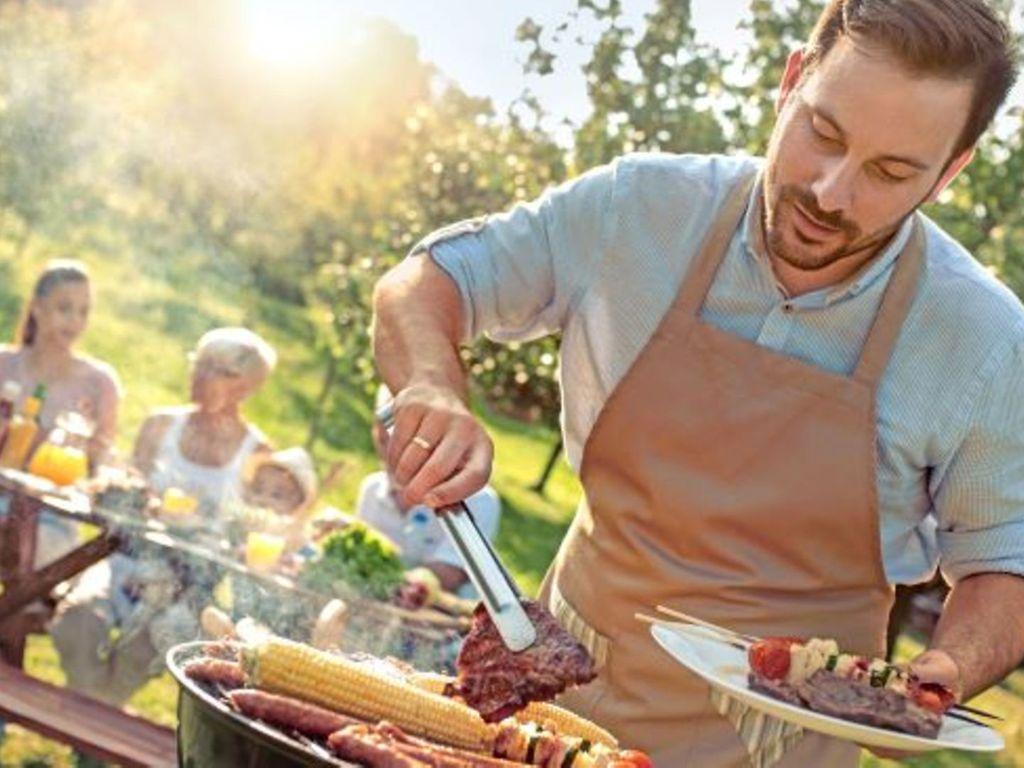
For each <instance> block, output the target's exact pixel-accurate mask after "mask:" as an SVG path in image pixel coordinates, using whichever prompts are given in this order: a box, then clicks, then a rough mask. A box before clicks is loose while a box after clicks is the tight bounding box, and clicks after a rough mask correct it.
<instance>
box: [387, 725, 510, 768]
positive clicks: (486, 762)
mask: <svg viewBox="0 0 1024 768" xmlns="http://www.w3.org/2000/svg"><path fill="white" fill-rule="evenodd" d="M373 732H374V733H376V734H377V735H378V736H381V737H384V738H386V739H387V740H389V741H390V742H391V745H392V747H393V748H395V749H398V750H401V751H402V752H404V753H405V754H407V755H412V756H413V757H415V758H416V759H417V760H422V761H424V762H426V763H428V764H430V765H436V766H437V767H438V768H515V766H521V763H515V762H509V761H508V760H502V759H501V758H498V757H490V756H489V755H482V754H478V753H476V752H467V751H466V750H464V749H456V748H455V747H448V746H445V745H442V744H435V743H434V742H432V741H427V740H425V739H420V738H417V737H415V736H410V735H409V734H407V733H406V732H405V731H403V730H402V729H401V728H399V727H398V726H397V725H393V724H392V723H389V722H387V721H381V722H380V723H379V724H378V725H376V726H373Z"/></svg>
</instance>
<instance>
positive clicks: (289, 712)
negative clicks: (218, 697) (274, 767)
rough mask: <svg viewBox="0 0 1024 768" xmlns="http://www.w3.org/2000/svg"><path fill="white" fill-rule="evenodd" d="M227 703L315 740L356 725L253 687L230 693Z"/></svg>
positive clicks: (328, 711)
mask: <svg viewBox="0 0 1024 768" xmlns="http://www.w3.org/2000/svg"><path fill="white" fill-rule="evenodd" d="M228 700H229V701H230V702H231V704H232V706H234V708H235V709H237V710H238V711H239V712H241V713H242V714H243V715H246V716H247V717H252V718H255V719H257V720H262V721H263V722H265V723H267V724H268V725H273V726H276V727H279V728H288V729H291V730H294V731H298V732H299V733H302V734H305V735H306V736H311V737H314V738H326V737H327V736H330V735H331V734H332V733H334V732H335V731H337V730H340V729H342V728H345V727H346V726H349V725H353V724H356V723H358V722H359V721H358V720H353V719H352V718H351V717H346V716H345V715H339V714H338V713H337V712H332V711H331V710H329V709H324V708H323V707H318V706H316V705H315V704H307V703H306V702H304V701H299V700H298V699H293V698H290V697H288V696H278V695H276V694H273V693H267V692H266V691H257V690H254V689H252V688H245V689H242V690H238V691H232V692H231V693H229V694H228Z"/></svg>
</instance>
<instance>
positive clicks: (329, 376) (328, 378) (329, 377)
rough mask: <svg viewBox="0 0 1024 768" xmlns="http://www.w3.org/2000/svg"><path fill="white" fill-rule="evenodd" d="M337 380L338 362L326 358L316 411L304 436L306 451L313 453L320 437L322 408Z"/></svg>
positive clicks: (332, 358)
mask: <svg viewBox="0 0 1024 768" xmlns="http://www.w3.org/2000/svg"><path fill="white" fill-rule="evenodd" d="M337 380H338V361H337V360H335V359H334V357H333V356H330V357H328V358H327V370H326V371H324V380H323V383H322V384H321V385H320V394H319V395H317V398H316V409H315V410H314V411H313V418H311V419H310V420H309V433H308V434H307V435H306V450H307V451H309V452H310V453H312V452H313V444H314V443H316V440H317V438H318V437H319V436H320V424H321V423H322V422H323V413H324V406H325V405H326V404H327V398H328V397H330V395H331V392H332V391H333V390H334V385H335V383H336V382H337Z"/></svg>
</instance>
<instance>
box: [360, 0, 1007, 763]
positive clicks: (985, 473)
mask: <svg viewBox="0 0 1024 768" xmlns="http://www.w3.org/2000/svg"><path fill="white" fill-rule="evenodd" d="M1012 51H1013V44H1012V39H1011V36H1010V34H1009V32H1008V31H1007V29H1006V28H1005V26H1004V25H1003V24H1002V23H1001V22H1000V21H999V20H998V19H997V18H996V17H995V16H994V15H993V12H992V11H991V10H990V9H989V8H988V7H987V6H986V5H985V3H984V2H983V1H982V0H931V1H930V2H924V1H923V0H889V2H867V0H833V1H832V2H831V3H830V4H829V5H828V6H827V8H826V10H825V11H824V13H823V15H822V17H821V19H820V20H819V23H818V25H817V26H816V28H815V31H814V33H813V35H812V38H811V40H810V41H809V43H808V45H807V47H806V48H805V49H804V50H803V51H800V52H796V53H794V54H792V55H791V57H790V59H789V61H788V65H787V68H786V72H785V75H784V78H783V82H782V84H781V89H780V93H779V97H778V103H777V107H778V120H777V123H776V126H775V129H774V132H773V135H772V139H771V143H770V147H769V151H768V156H767V158H766V159H765V161H764V162H763V163H762V162H760V161H756V160H749V159H739V158H725V157H696V156H681V157H668V156H639V157H626V158H621V159H620V160H618V161H616V162H615V163H613V164H611V165H610V166H608V167H606V168H599V169H596V170H594V171H592V172H590V173H588V174H585V175H584V176H582V177H581V178H579V179H577V180H576V181H575V182H573V183H570V184H568V185H566V186H564V187H562V188H560V189H558V190H555V191H554V192H552V193H549V194H547V195H545V196H544V197H543V198H542V199H541V200H540V201H539V202H537V203H535V204H533V205H529V206H521V207H518V208H516V209H515V210H513V211H512V212H511V213H509V214H507V215H505V216H499V217H494V218H488V219H486V220H484V221H480V222H473V223H470V224H468V225H464V226H461V227H459V226H457V227H454V228H450V229H449V230H447V231H443V232H442V233H439V234H438V235H435V236H432V237H430V238H428V239H427V241H426V242H425V243H424V244H423V245H422V246H421V247H420V248H419V249H417V252H419V253H424V252H425V253H429V255H430V256H431V257H432V258H422V257H418V258H409V259H406V260H405V261H404V262H403V263H402V264H400V265H399V266H398V267H396V268H395V269H394V270H393V271H392V272H391V273H389V274H388V275H387V276H386V277H385V278H384V279H383V280H382V282H381V283H380V285H379V286H378V289H377V293H376V297H375V304H376V312H377V321H376V328H375V344H376V353H377V359H378V362H379V365H380V369H381V372H382V374H383V376H384V378H385V380H386V381H387V382H388V384H389V385H390V386H391V388H392V389H393V390H395V391H397V392H398V393H399V394H398V396H397V398H396V421H397V423H396V430H395V433H394V437H393V440H392V442H391V444H390V446H389V456H388V459H389V463H390V465H391V467H392V471H393V472H394V473H395V475H396V478H397V481H398V482H399V483H401V484H402V485H403V487H404V489H405V496H406V501H407V503H416V502H419V501H421V500H422V501H424V502H425V503H426V504H428V505H430V506H437V505H441V504H445V503H448V502H450V501H452V500H453V499H457V498H461V497H463V496H466V495H468V494H469V493H471V492H472V491H474V490H476V489H477V488H479V487H480V486H481V485H482V484H483V482H484V481H485V480H486V478H487V474H488V471H489V468H490V462H491V453H492V448H491V443H490V441H489V440H488V439H487V436H486V434H485V433H484V431H483V429H482V428H481V427H480V426H479V425H478V424H477V423H476V421H475V420H474V419H473V418H472V416H471V414H470V413H469V411H468V410H467V408H466V406H465V404H464V396H465V388H466V382H465V376H464V373H463V370H462V368H461V366H460V365H459V359H458V355H457V345H458V344H459V342H460V341H464V340H468V339H469V338H471V337H473V336H475V335H476V334H478V333H481V332H486V333H489V334H490V335H491V336H493V337H495V338H497V339H500V340H512V339H524V338H530V337H533V336H537V335H540V334H543V333H550V332H553V331H561V332H562V334H563V336H562V350H561V358H562V359H561V364H562V374H561V376H562V387H563V397H564V401H563V402H564V431H565V437H566V445H567V452H568V456H569V459H570V461H571V462H572V463H573V464H574V466H576V467H577V468H579V470H580V475H581V479H582V482H583V486H584V490H585V499H584V500H583V503H582V504H581V507H580V510H579V512H578V514H577V515H576V518H575V520H574V522H573V525H572V527H571V529H570V531H569V533H568V535H567V536H566V539H565V541H564V542H563V545H562V548H561V550H560V552H559V554H558V557H557V559H556V562H555V564H554V565H553V567H552V569H551V571H550V572H549V574H548V578H547V579H546V582H545V585H544V590H543V595H542V598H543V599H544V600H546V601H547V603H548V605H549V606H550V608H551V609H552V611H553V612H554V613H555V614H556V615H557V616H558V617H559V618H560V619H561V620H562V621H563V622H564V623H565V624H566V625H567V626H568V627H569V628H570V629H571V630H573V631H574V633H575V634H576V635H577V636H578V637H579V638H580V639H581V640H583V641H584V642H585V643H586V644H587V645H588V646H589V648H590V649H591V652H592V653H593V654H594V656H595V657H596V658H597V660H598V662H599V663H600V664H602V665H603V668H602V671H601V675H600V677H599V679H598V681H597V682H596V683H595V684H592V685H590V686H587V687H586V688H583V689H581V690H580V691H578V692H575V693H573V694H572V695H571V696H570V697H569V703H570V704H572V705H573V706H574V707H576V708H577V709H579V710H580V711H582V712H584V713H585V714H589V715H591V716H592V717H594V718H595V719H596V720H598V721H599V722H602V723H603V724H604V725H606V726H608V727H609V728H611V729H612V730H613V731H614V732H616V734H617V735H618V736H619V738H620V739H621V740H622V742H623V743H625V744H629V745H632V746H637V747H639V748H642V749H645V750H647V751H648V752H650V753H651V754H652V755H653V757H654V760H655V762H656V764H657V765H659V766H666V768H674V767H675V766H684V765H699V766H726V765H728V766H731V765H748V764H753V765H758V766H767V765H786V766H811V765H828V766H843V765H854V764H855V763H856V759H857V748H856V747H855V746H854V745H852V744H845V743H842V742H838V741H834V740H829V739H826V738H824V737H821V736H818V735H811V734H803V735H801V734H799V733H795V732H793V731H792V729H789V728H786V727H784V726H782V725H781V724H780V723H778V722H776V721H771V720H768V721H765V720H764V718H762V717H759V716H754V715H752V714H749V713H744V711H743V710H742V708H741V707H740V706H739V705H737V704H736V703H735V702H730V701H726V700H721V699H718V698H715V699H714V700H712V698H711V697H709V693H708V689H707V688H706V687H705V686H703V685H701V684H700V682H699V681H698V680H696V679H695V678H694V677H692V676H690V675H688V674H686V673H685V672H683V671H681V670H680V669H677V668H674V667H673V665H671V664H670V663H669V662H668V661H667V660H666V658H665V657H664V655H663V654H662V653H661V652H660V651H659V650H658V649H657V648H656V647H655V646H654V644H653V643H652V641H651V640H650V638H649V637H648V636H647V635H646V632H645V628H644V627H641V626H639V625H638V624H637V622H635V621H634V619H633V614H634V612H635V611H637V610H643V609H649V608H650V607H651V606H652V605H654V604H656V603H667V604H669V605H672V606H675V607H677V608H680V609H682V610H684V611H686V612H688V613H691V614H696V615H698V616H701V617H703V618H705V619H708V620H711V621H714V622H716V623H719V624H723V625H726V626H729V627H732V628H734V629H736V630H739V631H743V632H749V633H755V634H759V635H801V636H809V635H817V636H823V637H835V638H836V639H838V640H839V642H840V645H841V646H843V647H846V648H851V649H853V650H854V651H858V652H866V653H875V654H879V653H881V652H882V650H883V646H884V630H885V623H886V617H887V614H888V611H889V606H890V604H891V596H892V585H893V584H895V583H912V582H917V581H921V580H923V579H925V578H926V577H927V576H928V575H929V574H930V573H932V572H933V571H934V569H935V567H936V565H937V564H941V567H942V569H943V571H944V574H945V576H946V577H947V578H948V579H949V580H950V581H951V582H953V587H952V592H951V595H950V598H949V601H948V602H947V604H946V607H945V612H944V615H943V617H942V621H941V623H940V625H939V627H938V630H937V632H936V634H935V637H934V638H933V640H932V647H931V648H930V649H929V650H928V651H927V652H926V653H924V654H922V655H921V656H920V657H919V658H918V659H916V660H915V669H916V671H917V672H918V674H920V675H921V676H922V677H923V678H925V679H927V680H931V681H935V682H941V683H943V684H946V685H950V686H952V687H954V688H955V689H956V690H957V692H958V693H959V694H960V695H962V696H970V695H973V694H974V693H976V692H977V691H979V690H981V689H983V688H985V687H987V686H989V685H991V684H992V683H994V682H995V681H997V680H999V679H1000V678H1002V677H1003V676H1004V675H1005V674H1006V673H1007V672H1008V671H1009V670H1010V669H1011V668H1012V667H1013V666H1014V665H1015V664H1016V663H1017V662H1018V661H1019V660H1020V658H1021V656H1022V655H1024V580H1022V579H1021V578H1020V575H1022V574H1024V487H1022V486H1021V480H1020V478H1021V477H1022V472H1021V470H1022V469H1024V410H1022V408H1021V405H1020V404H1021V403H1022V402H1024V364H1022V363H1024V309H1022V307H1021V305H1020V303H1019V302H1018V301H1017V300H1016V299H1015V298H1014V297H1013V296H1012V295H1011V294H1010V293H1009V291H1007V290H1006V289H1005V288H1004V287H1002V286H1001V285H1000V284H999V283H998V282H997V281H996V280H994V279H993V278H992V277H991V276H990V275H988V274H987V272H986V271H985V270H984V269H983V268H981V267H980V266H979V265H978V264H976V263H975V262H974V261H973V260H972V259H971V257H970V256H969V254H967V253H966V252H964V251H963V250H962V249H961V248H960V247H959V246H958V245H956V244H955V243H954V242H952V241H951V240H950V239H949V238H948V237H947V236H946V235H945V234H944V233H943V232H942V231H940V230H939V229H938V227H936V225H935V224H933V223H932V222H930V221H929V220H927V219H926V218H925V217H924V216H922V215H920V214H919V213H917V209H918V207H919V206H920V205H921V204H923V203H925V202H927V201H930V200H934V199H935V198H936V196H937V195H938V194H939V193H940V192H941V191H942V189H944V188H945V186H946V185H947V184H948V183H949V182H950V181H951V180H952V179H953V178H954V177H955V176H956V175H957V173H958V172H959V171H960V170H961V169H962V168H963V167H964V166H965V165H966V164H967V163H968V161H969V160H970V157H971V151H972V147H973V146H974V144H975V142H976V141H977V139H978V137H979V136H980V134H981V133H982V132H983V131H984V129H985V128H986V127H987V126H988V124H989V123H990V122H991V120H992V116H993V115H994V113H995V112H996V110H997V109H998V107H999V105H1000V104H1001V103H1002V101H1003V99H1004V98H1005V96H1006V93H1007V91H1008V90H1009V88H1010V86H1011V85H1012V82H1013V80H1014V77H1015V71H1014V70H1015V68H1014V61H1013V58H1014V57H1013V52H1012Z"/></svg>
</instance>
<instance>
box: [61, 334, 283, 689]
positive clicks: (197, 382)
mask: <svg viewBox="0 0 1024 768" xmlns="http://www.w3.org/2000/svg"><path fill="white" fill-rule="evenodd" d="M191 359H192V363H193V369H192V381H191V400H192V405H191V406H188V407H185V408H174V409H164V410H160V411H157V412H155V413H153V414H152V415H150V416H149V417H148V418H147V419H146V420H145V422H143V424H142V427H141V429H140V431H139V436H138V438H137V439H136V442H135V453H134V462H135V465H136V466H137V467H138V468H139V469H140V470H141V471H142V472H143V473H144V474H145V475H146V477H147V478H148V479H149V482H150V484H151V485H152V486H153V488H154V490H156V491H157V492H161V493H162V492H163V491H165V490H166V489H167V488H170V487H176V488H179V489H181V490H182V491H184V492H185V493H187V494H188V495H190V496H192V497H194V498H195V499H197V500H198V501H199V505H200V511H201V512H202V513H203V514H204V516H205V517H206V518H207V522H208V523H209V526H210V528H211V529H214V531H215V532H216V529H218V528H220V525H219V523H220V521H219V520H218V512H219V511H220V510H221V509H222V508H223V507H224V505H225V504H227V503H230V502H232V501H234V500H236V499H240V498H241V497H242V493H243V482H244V472H243V469H244V467H245V465H246V462H247V461H248V459H249V458H250V456H251V455H252V454H253V453H254V452H255V451H257V450H261V449H265V448H266V446H265V440H264V438H263V436H262V434H261V433H260V432H259V430H257V429H256V428H255V427H253V426H252V425H250V424H249V423H248V422H246V421H245V419H244V418H243V417H242V403H243V402H244V401H245V400H246V399H247V398H248V397H249V396H250V395H252V394H254V393H255V392H256V391H257V390H259V388H260V387H261V386H262V385H263V383H264V382H265V381H266V379H267V377H268V376H269V375H270V372H271V370H272V369H273V367H274V365H275V363H276V359H277V356H276V354H275V353H274V350H273V349H272V348H271V347H270V345H269V344H267V343H266V342H265V341H264V340H263V339H261V338H260V337H259V336H257V335H256V334H255V333H253V332H252V331H248V330H245V329H244V328H218V329H216V330H213V331H210V332H209V333H207V334H205V335H204V336H203V337H202V338H201V339H200V340H199V344H198V345H197V347H196V351H195V352H194V353H193V354H192V356H191ZM186 586H188V585H184V584H181V583H180V582H178V581H177V574H176V573H175V572H174V571H173V569H172V568H170V566H169V565H168V564H167V563H166V562H163V561H162V560H154V559H153V558H152V557H151V556H148V555H146V554H145V553H142V552H140V553H139V555H138V557H136V556H129V555H124V554H120V553H118V554H114V555H112V556H111V557H109V558H107V560H105V561H104V562H101V563H98V564H97V565H95V566H93V568H91V569H89V571H88V572H87V578H85V577H83V579H82V581H81V583H80V584H79V586H78V587H76V589H75V590H74V592H72V593H71V595H69V596H68V599H67V600H65V601H64V604H63V605H62V606H61V609H60V613H59V615H58V617H57V620H56V621H55V622H54V624H53V625H52V627H51V631H50V633H51V635H52V637H53V639H54V644H55V645H56V646H57V650H58V652H59V653H60V655H61V665H62V666H63V668H64V672H65V674H66V676H67V681H68V686H69V687H71V688H73V689H75V690H78V691H82V692H85V693H88V694H89V695H92V696H94V697H97V698H100V699H102V700H104V701H107V702H109V703H112V704H116V705H121V704H123V703H124V702H125V701H127V699H128V698H129V697H130V696H131V694H132V693H133V692H134V691H135V690H136V689H137V688H138V687H140V686H141V685H142V684H143V683H145V682H146V680H147V679H148V678H149V677H150V676H151V675H152V674H155V673H156V672H158V671H159V669H160V668H161V661H160V659H161V657H160V652H161V650H165V646H167V644H168V643H169V642H170V641H169V640H168V638H171V637H173V638H174V639H176V640H180V641H184V640H188V639H192V638H193V637H194V636H195V634H196V633H198V624H197V622H196V621H195V620H194V617H193V616H192V615H191V614H190V613H189V612H188V611H185V610H180V608H182V606H181V605H179V604H178V603H176V601H177V600H178V599H179V597H178V594H179V593H181V592H182V591H183V590H184V589H185V587H186ZM172 615H173V616H174V617H175V618H176V619H179V620H180V621H178V622H177V626H173V627H172V626H167V625H166V622H164V623H154V622H153V621H152V619H153V618H154V617H157V616H163V617H169V616H172ZM158 624H159V626H158ZM115 628H116V629H117V630H118V633H116V636H117V638H118V639H117V641H116V642H114V643H113V644H111V643H110V641H109V638H111V637H112V636H115V633H112V630H113V629H115Z"/></svg>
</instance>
